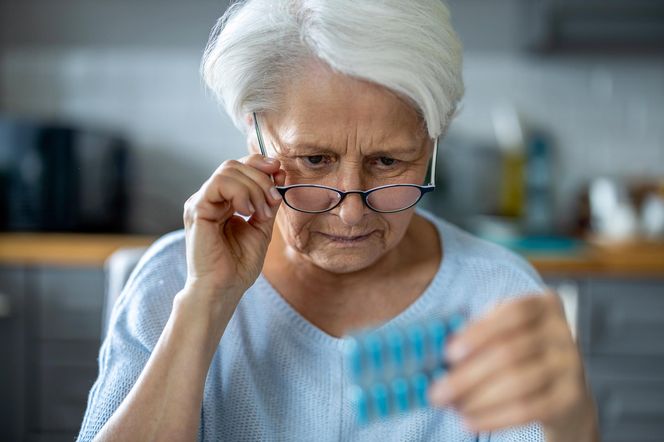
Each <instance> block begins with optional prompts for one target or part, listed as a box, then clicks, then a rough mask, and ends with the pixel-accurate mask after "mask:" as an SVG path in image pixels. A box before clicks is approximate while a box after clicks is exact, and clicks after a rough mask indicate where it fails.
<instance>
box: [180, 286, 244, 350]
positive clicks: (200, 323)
mask: <svg viewBox="0 0 664 442" xmlns="http://www.w3.org/2000/svg"><path fill="white" fill-rule="evenodd" d="M241 298H242V295H241V294H240V295H237V294H235V293H225V294H221V293H218V292H216V291H215V292H211V291H207V290H205V289H204V288H202V287H199V286H195V285H189V284H188V285H187V286H186V287H185V288H184V289H182V290H181V291H180V292H178V294H177V295H175V298H174V299H173V309H172V312H171V316H172V318H173V321H174V322H175V323H177V324H180V325H181V326H182V327H184V328H185V329H186V330H187V333H188V334H189V335H191V337H192V339H194V340H196V341H198V342H200V340H201V339H202V340H203V341H204V343H205V344H206V345H205V347H206V348H208V349H209V350H211V351H212V352H213V353H214V350H216V348H217V346H218V345H219V340H220V339H221V336H222V335H223V333H224V330H225V329H226V326H227V325H228V322H229V321H230V319H231V317H232V316H233V313H234V312H235V309H236V308H237V305H238V303H239V302H240V299H241Z"/></svg>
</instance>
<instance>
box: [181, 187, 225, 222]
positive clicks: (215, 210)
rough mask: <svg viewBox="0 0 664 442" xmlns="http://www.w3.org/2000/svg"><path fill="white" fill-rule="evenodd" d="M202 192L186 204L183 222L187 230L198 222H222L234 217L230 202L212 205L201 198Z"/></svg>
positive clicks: (189, 199)
mask: <svg viewBox="0 0 664 442" xmlns="http://www.w3.org/2000/svg"><path fill="white" fill-rule="evenodd" d="M201 193H202V192H201V191H198V192H196V193H194V194H193V195H192V196H190V197H189V198H188V199H187V201H185V203H184V210H183V222H184V226H185V228H189V227H191V225H192V224H193V223H194V222H196V221H197V220H203V221H211V222H220V221H223V220H226V219H228V218H229V217H230V216H231V215H232V210H231V205H230V202H229V201H225V202H223V203H211V202H208V201H206V200H205V199H204V198H203V197H202V196H201Z"/></svg>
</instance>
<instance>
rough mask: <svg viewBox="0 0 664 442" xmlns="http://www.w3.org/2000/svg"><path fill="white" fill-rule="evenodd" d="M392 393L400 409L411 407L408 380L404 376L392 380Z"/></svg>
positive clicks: (405, 409)
mask: <svg viewBox="0 0 664 442" xmlns="http://www.w3.org/2000/svg"><path fill="white" fill-rule="evenodd" d="M392 393H393V395H394V402H395V405H396V409H397V410H398V411H407V410H408V409H409V408H410V404H409V400H408V382H406V380H405V379H403V378H396V379H395V380H393V381H392Z"/></svg>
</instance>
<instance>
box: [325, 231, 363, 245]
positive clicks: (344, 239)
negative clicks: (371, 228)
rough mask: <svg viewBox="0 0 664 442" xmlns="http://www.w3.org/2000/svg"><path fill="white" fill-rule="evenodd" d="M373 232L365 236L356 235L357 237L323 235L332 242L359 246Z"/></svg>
mask: <svg viewBox="0 0 664 442" xmlns="http://www.w3.org/2000/svg"><path fill="white" fill-rule="evenodd" d="M372 234H373V232H369V233H366V234H364V235H355V236H340V235H329V234H327V233H322V232H321V235H323V236H324V237H325V238H327V239H328V240H330V241H333V242H335V243H338V244H359V243H361V242H362V241H364V240H366V239H369V237H370V236H371V235H372Z"/></svg>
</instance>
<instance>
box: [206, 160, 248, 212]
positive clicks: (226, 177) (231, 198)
mask: <svg viewBox="0 0 664 442" xmlns="http://www.w3.org/2000/svg"><path fill="white" fill-rule="evenodd" d="M233 162H235V163H237V161H235V160H230V161H225V162H224V164H225V167H224V168H220V169H217V171H216V172H215V173H214V174H213V175H212V176H211V177H210V178H209V179H208V180H207V181H206V182H205V183H204V184H203V186H202V187H201V190H200V195H201V198H202V199H203V200H204V201H206V202H208V203H212V204H215V203H224V202H226V201H228V202H230V204H231V207H232V209H233V211H234V212H238V213H240V214H242V215H245V216H250V215H253V214H254V213H255V212H256V209H257V208H256V207H255V206H254V205H253V204H252V202H251V192H250V190H249V188H248V187H247V186H246V185H245V183H244V182H242V181H240V180H238V174H235V173H231V170H232V169H233V168H232V164H233Z"/></svg>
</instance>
